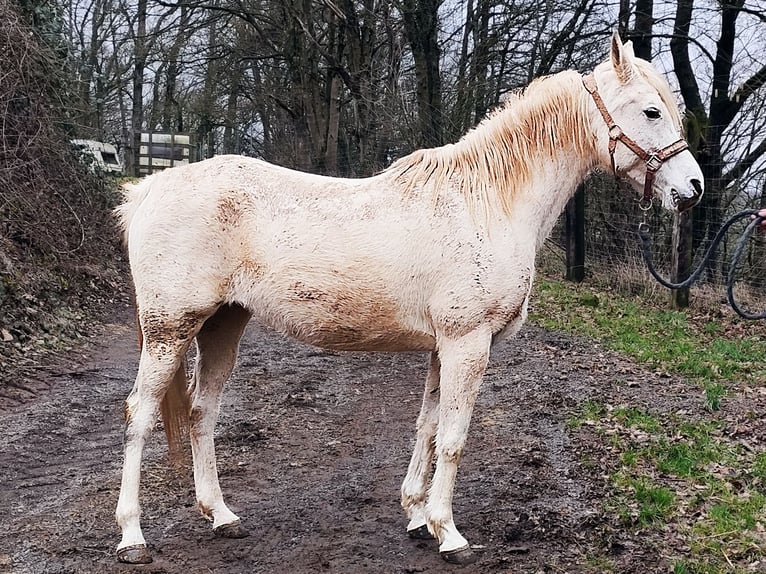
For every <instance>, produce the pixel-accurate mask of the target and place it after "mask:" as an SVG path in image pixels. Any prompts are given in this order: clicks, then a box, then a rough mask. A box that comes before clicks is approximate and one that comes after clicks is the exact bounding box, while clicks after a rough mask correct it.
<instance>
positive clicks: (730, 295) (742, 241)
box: [638, 209, 766, 319]
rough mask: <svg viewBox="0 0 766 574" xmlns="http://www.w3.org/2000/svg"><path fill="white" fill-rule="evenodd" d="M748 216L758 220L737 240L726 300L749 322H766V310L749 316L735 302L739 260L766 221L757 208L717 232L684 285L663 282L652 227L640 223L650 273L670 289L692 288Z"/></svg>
mask: <svg viewBox="0 0 766 574" xmlns="http://www.w3.org/2000/svg"><path fill="white" fill-rule="evenodd" d="M746 217H752V218H754V219H753V220H752V221H751V222H750V224H749V225H748V226H747V227H746V228H745V230H744V231H743V232H742V235H740V237H739V239H738V240H737V245H736V247H735V248H734V252H733V253H732V257H731V264H730V265H729V275H728V277H727V281H726V297H727V299H728V300H729V305H731V308H732V309H734V311H735V312H736V313H737V314H738V315H739V316H740V317H743V318H745V319H766V311H764V312H763V313H758V314H754V313H748V312H747V311H743V310H742V309H741V308H740V306H739V305H738V304H737V302H736V301H735V300H734V281H735V276H736V271H737V267H738V266H739V260H740V258H741V257H742V253H744V251H745V245H747V241H748V240H749V239H750V236H751V235H752V234H753V232H754V231H755V229H756V228H757V227H758V226H759V225H760V224H761V222H762V221H763V220H764V219H766V218H764V217H761V216H759V215H758V210H756V209H747V210H745V211H740V212H739V213H737V214H736V215H733V216H732V217H730V218H729V219H728V220H727V221H726V223H724V224H723V225H722V226H721V229H719V230H718V233H716V235H715V237H714V238H713V241H712V243H711V244H710V246H709V247H708V248H707V251H706V252H705V255H704V256H703V257H702V261H700V264H699V265H698V266H697V268H696V269H695V270H694V271H693V272H692V274H691V275H689V277H688V278H687V279H686V280H685V281H681V282H680V283H671V282H670V281H667V280H665V279H663V278H662V277H661V276H660V274H659V273H657V271H656V270H655V269H654V263H653V262H652V238H651V236H650V235H649V226H648V225H647V224H646V223H645V222H644V223H640V224H639V226H638V236H639V238H640V239H641V251H642V253H643V256H644V261H645V262H646V267H647V269H649V273H651V275H652V277H654V278H655V279H656V280H657V282H658V283H659V284H660V285H662V286H663V287H667V288H668V289H682V288H684V287H689V286H691V285H692V284H693V283H694V282H695V281H697V279H699V276H700V275H702V272H703V271H704V270H705V266H706V265H707V262H708V261H709V260H710V258H711V257H712V256H713V254H714V253H715V250H716V249H717V248H718V245H719V243H721V240H722V239H723V237H724V236H725V235H726V232H727V231H728V230H729V228H730V227H731V226H732V225H733V224H734V223H736V222H737V221H739V220H740V219H744V218H746Z"/></svg>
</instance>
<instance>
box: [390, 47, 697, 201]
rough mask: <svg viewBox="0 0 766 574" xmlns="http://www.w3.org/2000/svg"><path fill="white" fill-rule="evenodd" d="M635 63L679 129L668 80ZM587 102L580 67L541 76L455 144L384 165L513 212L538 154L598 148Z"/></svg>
mask: <svg viewBox="0 0 766 574" xmlns="http://www.w3.org/2000/svg"><path fill="white" fill-rule="evenodd" d="M633 62H634V64H635V65H636V68H637V70H638V73H639V74H640V75H641V77H642V78H643V79H644V80H645V81H646V82H647V83H648V84H649V85H650V86H651V87H652V88H653V89H655V90H656V91H657V93H658V94H659V96H660V99H661V100H662V101H663V103H664V104H665V106H666V107H667V109H668V110H669V111H670V114H671V116H672V120H673V122H674V124H675V125H676V127H677V128H678V131H679V133H681V130H682V128H681V115H680V113H679V111H678V104H677V103H676V99H675V97H674V96H673V94H672V92H671V91H670V86H668V83H667V82H666V81H665V79H664V78H663V77H662V76H661V75H660V74H658V73H657V71H656V70H655V69H654V67H652V65H651V64H650V63H649V62H646V61H644V60H641V59H638V58H635V59H634V60H633ZM588 101H589V100H588V98H587V97H586V92H585V91H584V89H583V87H582V76H581V75H580V74H579V73H577V72H574V71H566V72H561V73H559V74H555V75H553V76H547V77H544V78H539V79H537V80H535V81H533V82H532V83H531V84H530V85H529V86H528V87H527V88H526V89H525V90H521V91H518V92H515V93H513V94H512V95H510V96H509V97H508V99H507V100H506V101H505V102H504V103H503V104H502V105H500V106H499V107H498V108H497V109H496V110H495V111H494V112H492V113H491V114H490V115H489V116H488V117H487V118H485V119H484V120H483V121H482V122H481V123H480V124H479V125H478V126H476V127H475V128H474V129H473V130H471V131H470V132H468V133H467V134H466V135H465V136H463V138H462V139H461V140H460V141H458V142H457V143H456V144H448V145H445V146H442V147H438V148H432V149H421V150H417V151H415V152H413V153H411V154H410V155H407V156H405V157H403V158H401V159H399V160H397V161H396V162H394V163H393V164H391V166H390V167H389V168H388V169H387V170H386V172H389V173H392V174H394V175H395V176H396V177H397V179H398V180H399V181H400V182H402V184H403V185H404V186H405V189H406V190H407V191H408V192H411V190H412V189H413V188H415V187H416V186H421V187H423V188H427V187H430V188H431V189H432V190H433V192H434V194H438V193H439V190H440V189H441V187H442V185H444V184H448V183H451V184H452V185H455V186H458V187H459V188H460V190H461V191H462V193H463V195H464V197H465V199H466V202H467V203H468V205H469V207H470V209H471V210H472V211H473V212H474V213H475V212H478V211H482V212H484V213H485V214H489V213H490V210H491V209H492V208H493V207H494V208H495V209H497V208H499V209H500V210H502V212H504V213H505V214H509V213H510V211H511V206H512V203H513V199H514V196H515V195H516V194H517V193H518V192H519V190H522V189H524V188H525V187H527V186H528V185H529V183H530V179H531V177H532V175H533V173H534V171H535V170H537V169H539V168H540V166H539V158H540V157H541V156H542V157H546V156H547V157H552V156H553V155H555V154H556V153H557V152H559V151H561V150H563V149H569V150H573V151H574V152H575V153H576V154H577V155H579V156H583V155H586V154H587V152H593V148H592V146H593V139H592V135H591V129H590V127H589V126H588V123H587V122H588V119H587V118H588V113H587V105H588ZM437 198H438V195H437Z"/></svg>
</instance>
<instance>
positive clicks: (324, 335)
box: [288, 323, 436, 351]
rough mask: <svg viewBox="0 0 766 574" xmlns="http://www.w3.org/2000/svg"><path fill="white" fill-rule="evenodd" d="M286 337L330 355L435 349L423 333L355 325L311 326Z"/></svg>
mask: <svg viewBox="0 0 766 574" xmlns="http://www.w3.org/2000/svg"><path fill="white" fill-rule="evenodd" d="M288 334H289V335H291V336H293V337H295V338H296V339H298V340H300V341H303V342H304V343H309V344H311V345H315V346H317V347H322V348H323V349H331V350H334V351H432V350H434V349H435V348H436V339H435V338H434V337H433V335H429V334H427V333H422V332H417V331H403V330H392V331H383V332H375V331H373V330H371V329H370V328H369V327H363V326H359V325H348V324H324V323H323V324H317V323H313V324H310V325H304V326H303V328H302V329H300V330H298V331H297V332H293V333H288Z"/></svg>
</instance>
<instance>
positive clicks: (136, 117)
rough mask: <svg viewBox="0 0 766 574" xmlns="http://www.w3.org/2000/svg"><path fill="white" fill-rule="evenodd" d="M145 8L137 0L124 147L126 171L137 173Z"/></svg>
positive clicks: (142, 87) (145, 0)
mask: <svg viewBox="0 0 766 574" xmlns="http://www.w3.org/2000/svg"><path fill="white" fill-rule="evenodd" d="M146 8H147V0H138V7H137V12H136V39H135V45H134V49H133V58H134V64H133V90H132V94H133V105H132V109H131V115H130V141H129V144H128V145H127V146H126V149H125V160H126V161H125V163H126V164H127V167H128V173H129V174H130V175H132V176H134V177H135V176H138V175H139V168H138V159H139V150H140V149H141V128H142V126H143V123H144V68H145V67H146Z"/></svg>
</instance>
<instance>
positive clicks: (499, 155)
mask: <svg viewBox="0 0 766 574" xmlns="http://www.w3.org/2000/svg"><path fill="white" fill-rule="evenodd" d="M589 103H590V102H589V99H588V95H587V92H586V91H585V89H584V88H583V87H582V81H581V77H580V75H579V74H577V73H576V72H562V73H560V74H557V75H555V76H551V77H549V78H546V79H544V80H540V81H536V82H535V83H533V84H532V85H530V87H529V88H528V89H527V90H526V91H525V92H524V93H523V94H522V95H520V96H517V97H515V98H514V99H512V100H510V101H509V102H508V103H506V105H505V106H504V107H503V108H501V109H500V110H499V111H497V112H496V113H495V114H493V115H492V116H490V117H489V118H487V120H485V121H484V122H483V123H482V124H481V125H479V126H478V127H477V129H476V130H474V132H472V133H470V134H468V135H467V136H466V137H465V138H464V139H463V140H461V142H459V143H458V144H457V147H456V151H457V153H459V154H463V156H464V157H469V158H470V157H471V153H473V154H474V157H473V159H474V161H464V162H462V164H461V165H463V166H467V167H466V168H465V169H467V170H476V172H477V173H480V176H479V177H475V179H476V180H477V181H480V182H482V181H488V182H490V184H491V187H492V189H493V190H494V194H493V195H494V202H495V203H496V204H499V205H500V206H501V209H502V211H504V212H505V215H506V216H507V217H509V218H510V219H511V221H512V224H513V226H514V227H526V228H527V232H528V233H531V234H533V236H534V237H536V243H537V245H538V246H539V245H541V244H542V242H543V241H544V240H545V238H546V237H547V236H548V234H549V233H550V231H551V229H552V228H553V225H554V224H555V222H556V219H557V218H558V216H559V214H560V213H561V212H562V211H563V209H564V207H565V205H566V203H567V201H568V200H569V198H571V197H572V195H573V194H574V192H575V190H576V188H577V186H578V184H579V183H581V182H582V181H583V179H584V178H585V177H586V176H587V174H588V172H589V171H591V169H592V168H593V167H594V166H595V165H596V164H597V163H598V161H597V160H598V158H597V153H596V149H595V144H594V141H595V138H594V136H593V132H592V124H591V117H590V108H589ZM477 158H478V160H477ZM485 166H486V167H485ZM469 177H470V176H469ZM487 199H489V198H487Z"/></svg>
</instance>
